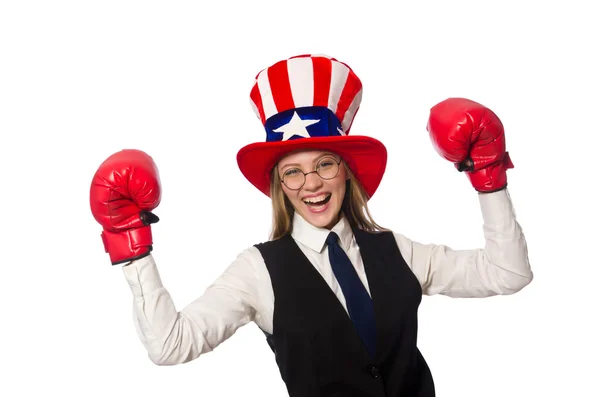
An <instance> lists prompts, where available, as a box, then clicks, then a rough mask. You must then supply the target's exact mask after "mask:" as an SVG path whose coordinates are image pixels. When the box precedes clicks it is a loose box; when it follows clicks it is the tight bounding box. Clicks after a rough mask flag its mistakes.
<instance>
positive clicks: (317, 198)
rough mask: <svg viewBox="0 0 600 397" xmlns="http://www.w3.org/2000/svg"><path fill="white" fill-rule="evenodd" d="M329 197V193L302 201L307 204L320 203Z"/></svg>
mask: <svg viewBox="0 0 600 397" xmlns="http://www.w3.org/2000/svg"><path fill="white" fill-rule="evenodd" d="M328 196H329V193H327V194H322V195H320V196H317V197H308V198H305V199H303V200H302V201H304V202H305V203H318V202H319V201H323V200H325V199H326V198H327V197H328Z"/></svg>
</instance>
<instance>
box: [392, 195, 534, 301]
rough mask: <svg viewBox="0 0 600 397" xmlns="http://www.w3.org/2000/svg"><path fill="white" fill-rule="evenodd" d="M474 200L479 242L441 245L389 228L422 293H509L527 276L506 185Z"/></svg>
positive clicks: (528, 269)
mask: <svg viewBox="0 0 600 397" xmlns="http://www.w3.org/2000/svg"><path fill="white" fill-rule="evenodd" d="M479 203H480V206H481V211H482V215H483V235H484V237H485V246H484V248H479V249H473V250H454V249H452V248H450V247H448V246H446V245H437V244H422V243H418V242H415V241H411V240H410V239H408V238H406V237H405V236H404V235H402V234H398V233H394V235H395V237H396V241H397V243H398V247H399V248H400V252H401V253H402V255H403V257H404V258H405V260H406V262H407V263H408V265H409V266H410V267H411V269H412V271H413V273H414V274H415V276H416V277H417V279H418V280H419V282H420V284H421V287H422V289H423V294H424V295H436V294H441V295H446V296H449V297H453V298H477V297H488V296H493V295H509V294H513V293H516V292H518V291H520V290H521V289H523V288H524V287H525V286H527V285H528V284H529V283H530V282H531V281H532V279H533V273H532V271H531V267H530V264H529V258H528V252H527V243H526V241H525V236H524V234H523V231H522V229H521V226H520V225H519V223H518V222H517V220H516V215H515V211H514V207H513V204H512V201H511V198H510V195H509V193H508V189H504V190H501V191H498V192H494V193H484V194H479Z"/></svg>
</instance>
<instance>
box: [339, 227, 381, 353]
mask: <svg viewBox="0 0 600 397" xmlns="http://www.w3.org/2000/svg"><path fill="white" fill-rule="evenodd" d="M327 246H328V247H329V262H330V263H331V267H332V269H333V273H334V274H335V277H336V278H337V281H338V283H339V284H340V287H341V288H342V292H343V293H344V297H345V298H346V307H347V308H348V313H349V314H350V319H351V320H352V322H353V323H354V327H355V328H356V331H357V332H358V335H359V336H360V338H361V339H362V341H363V344H364V345H365V347H366V348H367V350H368V351H369V354H371V357H373V356H374V355H375V346H376V327H375V311H374V310H373V302H372V301H371V297H370V296H369V293H368V292H367V290H366V288H365V286H364V285H363V283H362V281H360V278H359V277H358V274H357V273H356V270H355V269H354V266H352V262H350V259H348V256H347V255H346V253H345V252H344V250H342V247H340V246H339V245H338V236H337V234H335V233H334V232H331V233H329V236H327Z"/></svg>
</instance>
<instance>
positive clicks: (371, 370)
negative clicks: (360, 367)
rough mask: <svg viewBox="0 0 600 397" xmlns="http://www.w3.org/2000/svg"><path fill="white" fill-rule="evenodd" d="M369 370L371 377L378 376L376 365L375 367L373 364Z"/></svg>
mask: <svg viewBox="0 0 600 397" xmlns="http://www.w3.org/2000/svg"><path fill="white" fill-rule="evenodd" d="M370 372H371V376H372V377H373V378H379V375H380V373H379V369H378V368H377V367H375V366H373V367H371V369H370Z"/></svg>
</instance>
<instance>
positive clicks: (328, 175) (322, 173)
mask: <svg viewBox="0 0 600 397" xmlns="http://www.w3.org/2000/svg"><path fill="white" fill-rule="evenodd" d="M341 162H342V159H341V158H340V160H339V161H337V160H335V159H334V158H333V157H324V158H322V159H321V160H319V162H318V163H317V166H316V167H315V170H314V171H311V172H303V171H302V170H301V169H300V168H297V167H295V168H288V169H287V170H285V172H284V173H283V176H282V177H281V182H282V183H283V184H284V185H285V186H287V188H288V189H290V190H298V189H300V188H302V186H304V184H305V183H306V175H308V174H312V173H316V174H317V175H319V177H320V178H321V179H325V180H328V179H333V178H335V177H336V176H337V174H338V172H340V163H341Z"/></svg>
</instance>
